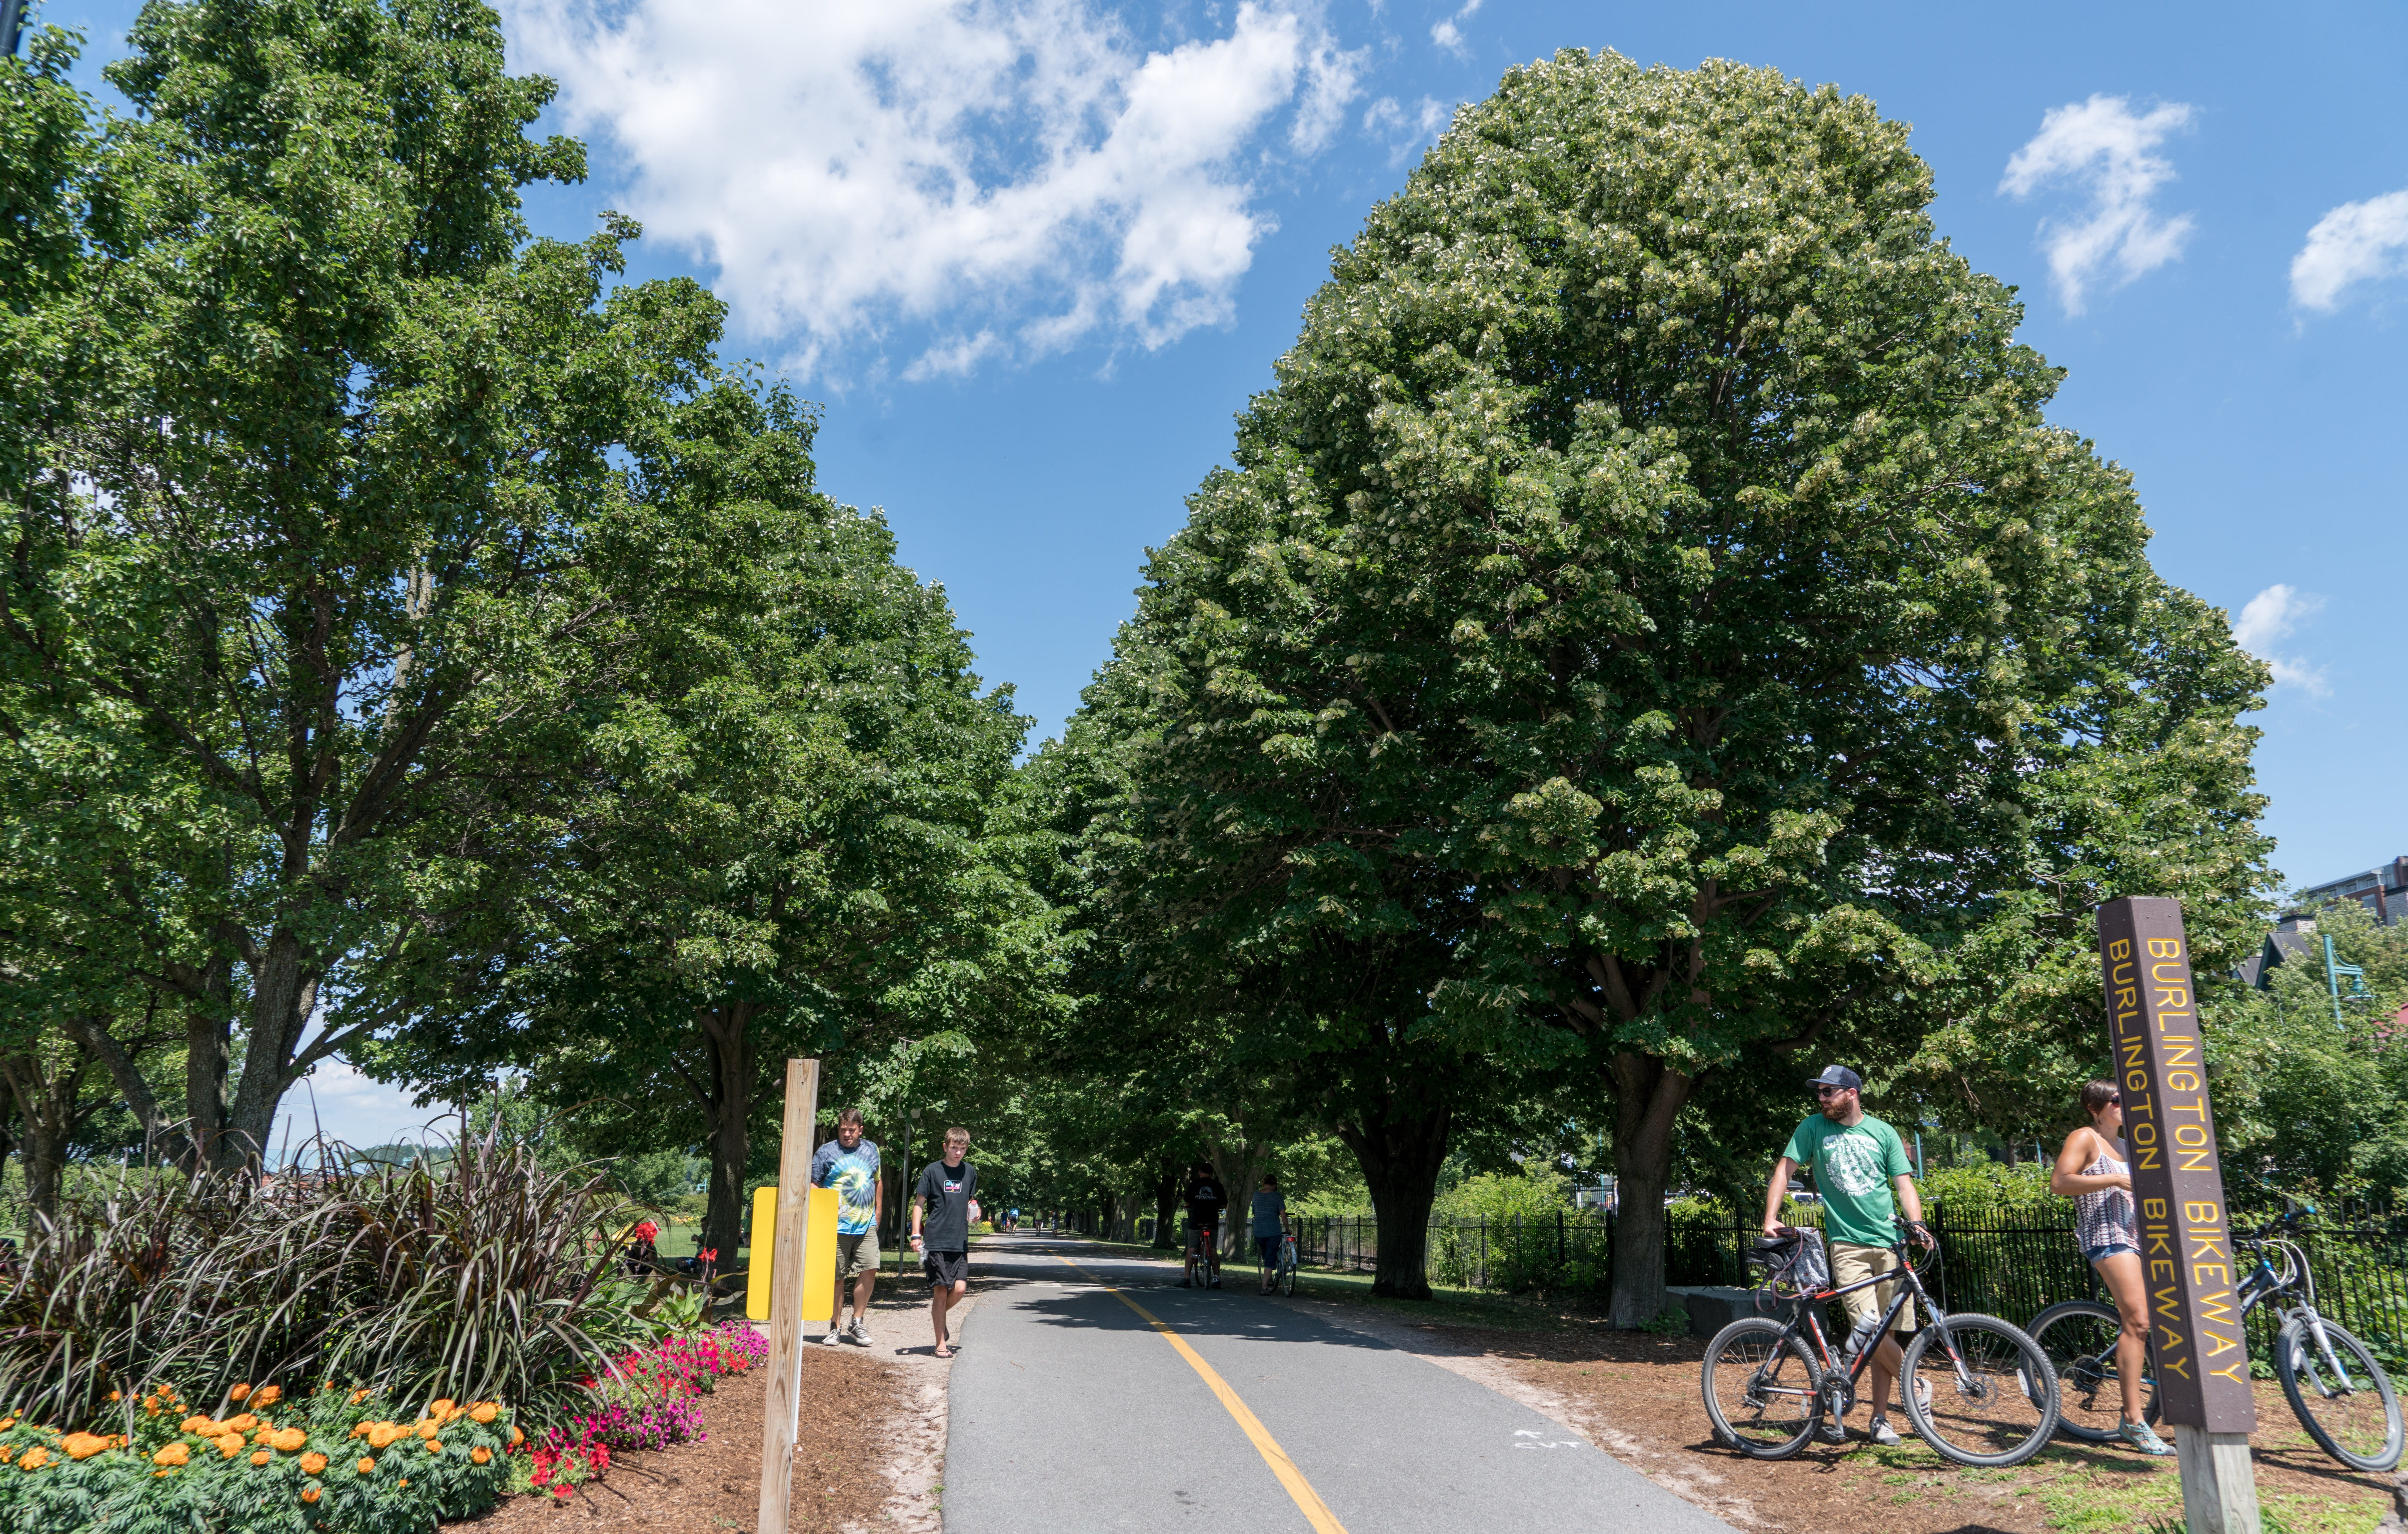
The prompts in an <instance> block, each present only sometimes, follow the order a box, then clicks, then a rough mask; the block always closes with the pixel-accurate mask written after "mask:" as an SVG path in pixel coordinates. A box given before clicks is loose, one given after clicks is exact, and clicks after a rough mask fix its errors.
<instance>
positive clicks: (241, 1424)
mask: <svg viewBox="0 0 2408 1534" xmlns="http://www.w3.org/2000/svg"><path fill="white" fill-rule="evenodd" d="M256 1426H259V1419H258V1418H257V1417H254V1416H252V1415H251V1413H250V1412H244V1413H243V1414H242V1415H240V1416H238V1417H228V1418H226V1427H227V1429H228V1430H229V1431H231V1432H236V1433H248V1432H250V1431H251V1429H252V1428H254V1427H256Z"/></svg>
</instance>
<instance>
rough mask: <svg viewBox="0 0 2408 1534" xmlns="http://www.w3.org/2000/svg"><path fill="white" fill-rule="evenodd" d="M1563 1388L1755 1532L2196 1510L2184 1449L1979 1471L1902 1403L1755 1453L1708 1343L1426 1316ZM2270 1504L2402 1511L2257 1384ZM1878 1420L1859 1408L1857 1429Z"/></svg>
mask: <svg viewBox="0 0 2408 1534" xmlns="http://www.w3.org/2000/svg"><path fill="white" fill-rule="evenodd" d="M1427 1329H1428V1330H1430V1331H1431V1332H1433V1333H1434V1334H1437V1335H1438V1336H1439V1337H1440V1338H1441V1339H1443V1340H1444V1342H1445V1344H1446V1345H1448V1346H1449V1347H1450V1348H1451V1349H1460V1350H1463V1351H1466V1352H1474V1353H1477V1354H1479V1355H1482V1356H1484V1358H1485V1359H1487V1360H1489V1361H1490V1362H1491V1363H1492V1364H1494V1365H1496V1366H1498V1367H1501V1368H1503V1369H1506V1370H1507V1371H1508V1372H1509V1373H1511V1374H1512V1375H1513V1376H1514V1377H1515V1378H1517V1379H1519V1380H1521V1381H1523V1382H1526V1383H1528V1384H1530V1385H1533V1386H1536V1387H1538V1388H1539V1389H1541V1390H1543V1391H1546V1392H1550V1393H1552V1394H1553V1395H1554V1396H1555V1397H1556V1398H1558V1399H1559V1400H1560V1401H1561V1402H1562V1404H1563V1407H1564V1409H1565V1414H1566V1415H1567V1416H1569V1417H1570V1419H1571V1421H1572V1423H1573V1425H1574V1426H1580V1427H1582V1428H1583V1429H1584V1430H1586V1431H1588V1432H1589V1434H1590V1436H1591V1437H1592V1438H1593V1439H1595V1440H1596V1441H1598V1443H1599V1445H1600V1446H1601V1447H1603V1448H1605V1449H1607V1450H1608V1451H1609V1452H1611V1453H1613V1454H1614V1455H1616V1456H1617V1457H1619V1458H1621V1459H1623V1460H1624V1461H1625V1462H1626V1463H1628V1464H1630V1465H1631V1466H1632V1467H1633V1468H1634V1469H1640V1470H1641V1471H1644V1472H1645V1473H1647V1474H1648V1475H1650V1476H1652V1477H1653V1478H1654V1479H1656V1481H1657V1482H1659V1483H1661V1484H1664V1485H1666V1486H1668V1487H1670V1489H1672V1490H1674V1491H1676V1492H1679V1493H1680V1494H1681V1495H1682V1496H1684V1497H1686V1498H1688V1499H1690V1500H1691V1501H1694V1502H1698V1503H1699V1504H1701V1505H1704V1506H1706V1507H1707V1508H1709V1509H1711V1510H1712V1511H1713V1512H1715V1513H1717V1514H1719V1515H1720V1516H1722V1517H1723V1518H1725V1519H1727V1520H1728V1521H1729V1522H1731V1523H1733V1524H1736V1525H1738V1526H1739V1527H1742V1528H1745V1529H1751V1530H1767V1531H1779V1534H1824V1531H1830V1534H1840V1531H1843V1530H1844V1531H1847V1534H2043V1531H2074V1534H2106V1531H2108V1530H2114V1531H2115V1534H2124V1531H2127V1530H2135V1529H2143V1528H2146V1527H2149V1526H2150V1525H2151V1524H2153V1523H2156V1522H2157V1520H2159V1519H2164V1518H2171V1520H2172V1521H2173V1527H2177V1528H2178V1527H2180V1525H2181V1519H2182V1490H2181V1482H2180V1480H2179V1479H2178V1478H2177V1476H2176V1473H2175V1470H2174V1465H2173V1460H2172V1459H2171V1457H2168V1458H2164V1459H2150V1458H2148V1457H2146V1456H2143V1455H2137V1454H2134V1453H2131V1452H2130V1451H2128V1450H2124V1449H2121V1448H2099V1449H2092V1448H2088V1447H2086V1446H2084V1445H2080V1444H2075V1443H2072V1442H2070V1441H2064V1440H2062V1439H2060V1440H2059V1441H2057V1442H2056V1443H2053V1444H2051V1445H2050V1446H2049V1447H2048V1448H2047V1449H2044V1450H2042V1452H2041V1453H2040V1454H2039V1455H2036V1456H2035V1457H2034V1458H2033V1459H2031V1460H2030V1461H2028V1463H2026V1464H2024V1465H2020V1466H2017V1467H2016V1468H2014V1469H2007V1470H1977V1469H1966V1468H1964V1467H1961V1466H1957V1465H1955V1464H1952V1463H1951V1462H1949V1461H1947V1460H1943V1459H1942V1458H1941V1457H1940V1456H1939V1455H1936V1454H1934V1453H1933V1452H1932V1451H1931V1450H1930V1449H1929V1448H1928V1447H1927V1446H1926V1445H1925V1444H1924V1443H1923V1442H1922V1441H1920V1440H1918V1439H1916V1438H1915V1437H1914V1434H1913V1432H1912V1431H1911V1430H1910V1429H1909V1428H1908V1427H1907V1426H1906V1424H1905V1422H1904V1413H1903V1412H1899V1411H1897V1410H1895V1409H1894V1410H1893V1411H1892V1412H1891V1413H1890V1415H1891V1420H1892V1422H1893V1424H1894V1425H1895V1426H1898V1428H1899V1432H1900V1434H1901V1435H1902V1436H1903V1437H1904V1438H1905V1445H1904V1446H1903V1447H1901V1448H1897V1449H1884V1448H1879V1447H1876V1446H1875V1445H1873V1444H1871V1443H1869V1442H1866V1441H1863V1440H1862V1439H1861V1438H1857V1439H1856V1441H1854V1442H1852V1443H1851V1444H1850V1445H1849V1446H1848V1447H1847V1448H1845V1449H1842V1448H1838V1447H1836V1446H1833V1447H1824V1446H1821V1445H1815V1446H1812V1447H1810V1448H1808V1449H1807V1450H1806V1451H1805V1452H1804V1453H1802V1454H1800V1455H1798V1457H1796V1458H1794V1459H1787V1460H1778V1461H1764V1460H1756V1459H1750V1458H1747V1457H1746V1456H1745V1455H1741V1454H1739V1453H1737V1452H1736V1451H1734V1450H1729V1449H1726V1448H1723V1447H1722V1446H1721V1445H1719V1444H1717V1443H1715V1442H1714V1441H1713V1428H1712V1426H1711V1425H1710V1424H1709V1422H1708V1420H1707V1417H1706V1410H1705V1404H1704V1401H1703V1400H1702V1398H1701V1397H1700V1395H1699V1367H1700V1365H1701V1363H1702V1361H1703V1359H1704V1355H1705V1343H1704V1341H1703V1340H1700V1339H1698V1338H1662V1337H1651V1336H1647V1335H1645V1334H1643V1333H1637V1332H1617V1331H1613V1330H1610V1329H1607V1328H1605V1327H1603V1326H1583V1325H1581V1324H1578V1323H1574V1324H1573V1325H1572V1326H1570V1327H1568V1328H1566V1329H1564V1330H1560V1331H1553V1330H1551V1331H1546V1332H1540V1333H1532V1332H1527V1331H1506V1330H1498V1329H1491V1328H1485V1327H1465V1326H1430V1327H1428V1328H1427ZM2257 1415H2258V1423H2259V1432H2258V1433H2257V1437H2256V1440H2255V1443H2256V1460H2257V1495H2258V1500H2259V1505H2260V1506H2261V1507H2262V1508H2264V1509H2265V1510H2266V1511H2267V1512H2270V1513H2271V1514H2272V1516H2271V1517H2270V1518H2269V1519H2268V1521H2267V1528H2268V1531H2269V1534H2275V1530H2277V1529H2283V1530H2288V1531H2289V1534H2367V1531H2368V1530H2371V1529H2372V1528H2373V1527H2374V1526H2375V1525H2376V1524H2377V1523H2378V1522H2380V1521H2381V1519H2382V1517H2383V1515H2384V1513H2385V1512H2387V1511H2389V1509H2390V1507H2391V1502H2392V1497H2391V1489H2390V1482H2389V1478H2388V1477H2378V1476H2372V1475H2363V1474H2359V1473H2358V1472H2356V1471H2352V1470H2349V1469H2344V1468H2343V1466H2341V1465H2340V1464H2338V1463H2337V1462H2335V1461H2333V1460H2331V1459H2329V1458H2328V1457H2326V1456H2325V1455H2323V1454H2322V1453H2321V1452H2320V1451H2319V1450H2317V1449H2316V1447H2315V1444H2314V1443H2312V1442H2311V1441H2309V1440H2308V1437H2307V1435H2306V1434H2305V1433H2303V1432H2301V1431H2300V1427H2299V1424H2298V1421H2297V1420H2296V1419H2295V1418H2294V1417H2293V1416H2292V1415H2291V1411H2290V1407H2289V1405H2288V1404H2287V1403H2286V1401H2285V1400H2284V1398H2283V1393H2282V1389H2281V1387H2280V1386H2279V1385H2277V1384H2275V1383H2274V1382H2272V1381H2271V1380H2268V1381H2261V1382H2259V1383H2258V1385H2257ZM1865 1421H1866V1414H1865V1412H1864V1411H1863V1409H1861V1408H1859V1409H1858V1410H1857V1411H1856V1412H1854V1413H1852V1414H1851V1415H1850V1417H1849V1419H1848V1426H1850V1428H1851V1429H1860V1428H1861V1427H1862V1426H1864V1423H1865Z"/></svg>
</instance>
